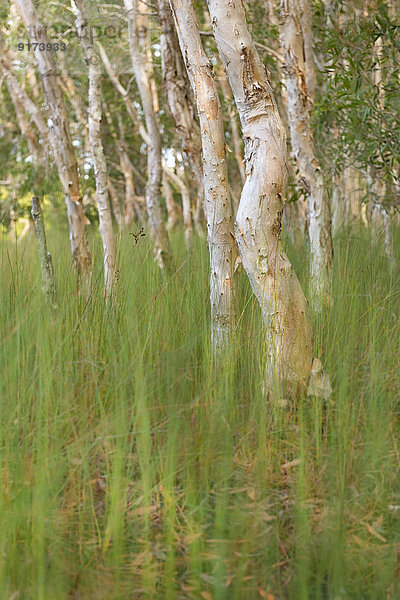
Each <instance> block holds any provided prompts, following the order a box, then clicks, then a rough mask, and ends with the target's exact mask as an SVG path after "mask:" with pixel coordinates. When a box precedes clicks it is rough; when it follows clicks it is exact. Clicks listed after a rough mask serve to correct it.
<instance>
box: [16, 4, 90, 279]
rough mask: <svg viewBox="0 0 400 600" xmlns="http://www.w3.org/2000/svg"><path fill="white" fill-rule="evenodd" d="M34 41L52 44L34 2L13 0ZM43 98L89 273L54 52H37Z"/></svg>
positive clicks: (80, 261)
mask: <svg viewBox="0 0 400 600" xmlns="http://www.w3.org/2000/svg"><path fill="white" fill-rule="evenodd" d="M14 1H15V4H16V7H17V9H18V11H19V14H20V16H21V19H22V21H23V23H24V25H25V27H26V29H27V30H28V34H29V37H30V40H31V42H39V43H40V42H41V43H45V44H47V43H50V42H49V38H48V37H47V34H46V31H45V28H44V27H43V25H42V23H41V21H40V19H39V17H38V15H37V13H36V9H35V5H34V4H33V1H32V0H14ZM35 57H36V60H37V64H38V70H39V75H40V78H41V81H42V85H43V90H44V95H45V98H46V101H47V104H48V105H49V112H50V115H51V121H52V127H49V129H48V136H49V141H50V144H51V147H52V150H53V153H54V160H55V163H56V166H57V171H58V176H59V179H60V182H61V186H62V190H63V193H64V198H65V204H66V207H67V215H68V223H69V238H70V244H71V250H72V256H73V259H74V263H75V266H76V269H77V271H78V273H82V274H87V273H88V271H89V269H90V267H91V257H90V252H89V245H88V241H87V235H86V229H85V224H86V223H87V219H86V216H85V213H84V212H83V207H82V197H81V193H80V186H79V178H78V165H77V161H76V156H75V153H74V148H73V145H72V139H71V132H70V127H69V120H68V116H67V112H66V109H65V104H64V100H63V97H62V92H61V89H60V86H59V83H58V77H57V67H56V64H55V61H54V58H53V55H52V53H51V52H47V51H41V50H39V49H36V50H35Z"/></svg>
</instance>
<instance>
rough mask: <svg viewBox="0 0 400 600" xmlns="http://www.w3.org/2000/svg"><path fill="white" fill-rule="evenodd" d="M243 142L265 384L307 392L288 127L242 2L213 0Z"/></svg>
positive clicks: (247, 244)
mask: <svg viewBox="0 0 400 600" xmlns="http://www.w3.org/2000/svg"><path fill="white" fill-rule="evenodd" d="M207 3H208V7H209V10H210V15H211V21H212V24H213V29H214V35H215V40H216V43H217V46H218V50H219V54H220V56H221V58H222V61H223V63H224V65H225V69H226V73H227V75H228V79H229V83H230V85H231V88H232V91H233V94H234V97H235V101H236V105H237V107H238V112H239V116H240V121H241V125H242V131H243V138H244V142H245V165H246V182H245V184H244V187H243V190H242V194H241V198H240V204H239V209H238V213H237V216H236V222H235V234H236V240H237V243H238V246H239V251H240V256H241V259H242V262H243V266H244V268H245V269H246V272H247V275H248V277H249V280H250V283H251V287H252V289H253V292H254V293H255V295H256V297H257V300H258V302H259V303H260V306H261V310H262V314H263V317H264V321H265V325H266V338H267V339H266V342H267V365H266V389H267V391H268V392H272V391H274V390H277V391H278V393H280V394H282V393H284V394H285V395H296V394H297V393H299V392H304V391H305V389H306V385H307V381H308V378H309V375H310V371H311V362H312V333H311V323H310V315H309V309H308V305H307V301H306V298H305V296H304V293H303V290H302V289H301V286H300V283H299V281H298V279H297V276H296V273H295V272H294V270H293V267H292V265H291V264H290V261H289V259H288V257H287V256H286V254H285V252H284V251H283V248H282V242H281V227H282V214H283V204H284V194H285V184H286V134H285V128H284V125H283V123H282V120H281V118H280V115H279V112H278V109H277V106H276V103H275V99H274V96H273V92H272V89H271V86H270V83H269V81H268V78H267V74H266V69H265V67H264V65H263V63H262V62H261V60H260V57H259V55H258V53H257V50H256V48H255V45H254V42H253V40H252V38H251V35H250V33H249V29H248V26H247V23H246V16H245V11H244V8H243V5H242V3H241V2H231V1H230V0H207Z"/></svg>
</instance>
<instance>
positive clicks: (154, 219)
mask: <svg viewBox="0 0 400 600" xmlns="http://www.w3.org/2000/svg"><path fill="white" fill-rule="evenodd" d="M124 5H125V9H126V13H127V17H128V23H129V49H130V54H131V60H132V67H133V71H134V74H135V79H136V83H137V86H138V90H139V95H140V98H141V101H142V107H143V112H144V115H145V120H146V130H147V134H148V137H149V141H148V146H147V177H148V180H147V185H146V193H145V198H146V207H147V213H148V217H149V224H150V229H151V233H152V235H153V239H154V243H155V257H156V260H157V262H158V264H159V265H160V267H163V266H168V265H169V264H170V263H171V258H172V253H171V246H170V243H169V238H168V234H167V230H166V227H165V225H164V222H163V218H162V211H161V136H160V130H159V125H158V122H157V117H156V113H155V107H154V97H153V90H152V85H151V76H150V73H149V67H148V57H147V16H146V12H148V8H147V6H146V5H145V4H144V3H143V2H141V0H124Z"/></svg>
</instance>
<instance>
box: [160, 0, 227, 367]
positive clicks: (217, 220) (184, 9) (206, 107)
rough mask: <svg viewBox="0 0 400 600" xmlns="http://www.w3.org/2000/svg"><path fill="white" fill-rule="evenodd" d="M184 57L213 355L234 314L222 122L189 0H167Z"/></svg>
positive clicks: (220, 348)
mask: <svg viewBox="0 0 400 600" xmlns="http://www.w3.org/2000/svg"><path fill="white" fill-rule="evenodd" d="M170 6H171V9H172V13H173V15H174V20H175V25H176V30H177V33H178V38H179V44H180V47H181V51H182V56H184V57H185V62H186V68H187V71H188V75H189V79H190V83H191V85H192V88H193V92H194V96H195V98H196V103H197V111H198V114H199V119H200V131H201V141H202V148H203V173H204V189H205V208H206V219H207V233H208V246H209V250H210V263H211V278H210V295H211V342H212V348H213V352H214V355H215V356H218V355H220V354H221V353H222V351H223V349H224V348H225V347H226V346H227V344H228V341H229V331H230V326H231V322H232V316H233V307H232V296H233V290H232V284H233V281H232V276H233V265H234V260H235V254H236V252H235V250H236V248H235V243H234V235H233V217H232V208H231V201H230V197H229V190H228V180H227V169H226V157H225V141H224V125H223V116H222V110H221V106H220V102H219V98H218V90H217V88H216V85H215V82H214V79H213V76H212V71H211V64H210V61H209V60H208V58H207V55H206V54H205V52H204V49H203V46H202V43H201V39H200V34H199V29H198V25H197V22H196V16H195V13H194V10H193V5H192V2H188V1H187V0H170Z"/></svg>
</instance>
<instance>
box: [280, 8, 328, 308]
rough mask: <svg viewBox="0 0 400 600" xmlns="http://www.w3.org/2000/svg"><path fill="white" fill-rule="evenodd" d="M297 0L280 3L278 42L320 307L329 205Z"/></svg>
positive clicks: (314, 296) (312, 286)
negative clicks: (318, 153) (315, 135)
mask: <svg viewBox="0 0 400 600" xmlns="http://www.w3.org/2000/svg"><path fill="white" fill-rule="evenodd" d="M299 12H300V9H299V5H298V0H282V2H281V24H280V35H281V45H282V48H283V50H284V55H285V80H286V89H287V95H288V113H289V127H290V137H291V141H292V149H293V154H294V157H295V160H296V164H297V167H298V169H299V173H300V183H301V184H302V186H303V188H304V191H305V193H306V196H307V203H308V210H309V219H310V222H309V230H308V231H309V239H310V251H311V274H310V295H311V298H312V302H313V305H314V308H315V309H316V310H319V309H320V308H321V306H322V305H323V304H324V303H325V302H327V301H329V290H330V279H331V271H332V261H333V245H332V232H331V214H330V205H329V199H328V195H327V190H326V186H325V181H324V176H323V173H322V170H321V168H320V165H319V163H318V160H317V158H316V153H315V147H314V139H313V134H312V130H311V123H310V116H309V98H308V89H307V84H306V65H305V50H304V38H303V31H302V27H301V22H300V18H299Z"/></svg>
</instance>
